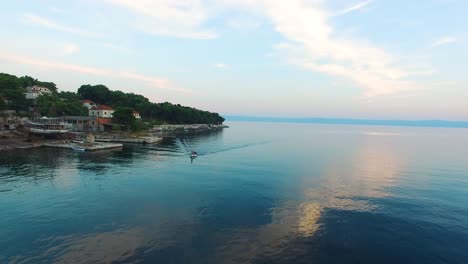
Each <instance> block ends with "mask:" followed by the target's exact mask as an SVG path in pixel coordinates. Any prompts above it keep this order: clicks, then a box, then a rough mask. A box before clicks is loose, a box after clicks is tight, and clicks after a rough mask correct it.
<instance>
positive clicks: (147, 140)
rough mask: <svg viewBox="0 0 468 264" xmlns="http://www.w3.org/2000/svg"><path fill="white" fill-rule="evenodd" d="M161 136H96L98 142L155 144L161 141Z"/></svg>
mask: <svg viewBox="0 0 468 264" xmlns="http://www.w3.org/2000/svg"><path fill="white" fill-rule="evenodd" d="M161 140H162V138H160V137H128V138H95V139H94V141H96V142H114V143H133V144H154V143H158V142H159V141H161Z"/></svg>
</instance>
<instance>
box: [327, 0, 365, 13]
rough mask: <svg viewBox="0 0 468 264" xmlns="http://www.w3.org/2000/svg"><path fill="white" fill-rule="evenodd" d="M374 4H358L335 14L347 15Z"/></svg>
mask: <svg viewBox="0 0 468 264" xmlns="http://www.w3.org/2000/svg"><path fill="white" fill-rule="evenodd" d="M372 2H373V0H369V1H365V2H360V3H357V4H355V5H353V6H350V7H348V8H346V9H343V10H341V11H339V12H337V13H336V14H335V16H342V15H346V14H348V13H351V12H353V11H357V10H359V9H362V8H364V7H366V6H368V5H369V4H370V3H372Z"/></svg>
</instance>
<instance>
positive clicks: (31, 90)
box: [26, 85, 52, 99]
mask: <svg viewBox="0 0 468 264" xmlns="http://www.w3.org/2000/svg"><path fill="white" fill-rule="evenodd" d="M50 93H52V92H51V91H50V90H49V88H46V87H42V86H37V85H34V86H30V87H26V99H36V98H37V97H39V96H40V95H43V94H50Z"/></svg>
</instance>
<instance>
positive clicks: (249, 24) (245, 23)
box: [226, 16, 261, 32]
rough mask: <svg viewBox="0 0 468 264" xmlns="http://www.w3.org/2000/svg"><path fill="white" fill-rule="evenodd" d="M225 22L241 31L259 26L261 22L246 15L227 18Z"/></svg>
mask: <svg viewBox="0 0 468 264" xmlns="http://www.w3.org/2000/svg"><path fill="white" fill-rule="evenodd" d="M226 24H227V25H228V26H229V27H231V28H233V29H235V30H237V31H242V32H250V31H253V30H255V29H257V28H259V27H260V26H261V22H260V21H259V20H258V19H255V18H252V17H248V16H235V17H231V18H229V19H227V21H226Z"/></svg>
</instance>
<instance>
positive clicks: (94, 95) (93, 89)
mask: <svg viewBox="0 0 468 264" xmlns="http://www.w3.org/2000/svg"><path fill="white" fill-rule="evenodd" d="M33 85H39V86H43V87H47V88H49V89H50V90H51V91H52V94H48V95H42V96H39V97H38V98H37V99H36V100H26V98H25V95H24V93H25V92H26V87H28V86H33ZM0 97H2V98H5V99H6V101H4V100H2V102H0V108H3V109H12V110H17V111H18V110H25V111H28V110H30V109H35V110H36V111H37V112H38V113H39V114H41V115H46V116H60V115H88V112H87V109H86V108H84V107H82V104H81V102H80V100H83V99H88V100H92V101H94V102H95V103H97V104H105V105H109V106H112V107H113V108H115V109H118V108H128V109H131V110H136V111H138V112H139V113H140V115H141V116H142V118H143V120H145V121H152V122H158V123H170V124H221V123H223V122H224V118H223V117H221V116H220V115H219V114H217V113H212V112H208V111H202V110H199V109H195V108H192V107H187V106H181V105H179V104H171V103H168V102H165V103H152V102H150V101H149V100H148V98H146V97H144V96H142V95H139V94H134V93H124V92H122V91H112V90H110V89H109V88H107V87H106V86H105V85H102V84H99V85H89V84H87V85H82V86H81V87H80V88H79V89H78V93H74V92H57V87H56V85H55V84H54V83H53V82H43V81H39V80H37V79H34V78H33V77H30V76H23V77H19V78H18V77H16V76H14V75H10V74H6V73H0ZM7 102H8V103H7ZM128 109H127V110H128ZM127 110H126V111H127ZM132 117H133V115H132ZM137 121H138V120H137ZM135 124H136V125H139V124H142V122H141V121H138V122H136V123H135Z"/></svg>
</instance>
